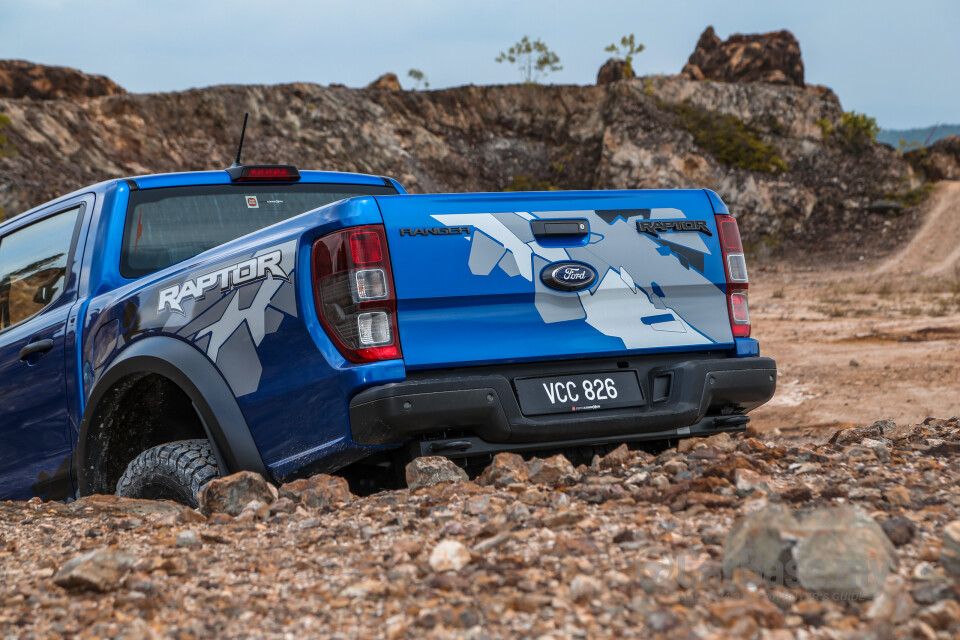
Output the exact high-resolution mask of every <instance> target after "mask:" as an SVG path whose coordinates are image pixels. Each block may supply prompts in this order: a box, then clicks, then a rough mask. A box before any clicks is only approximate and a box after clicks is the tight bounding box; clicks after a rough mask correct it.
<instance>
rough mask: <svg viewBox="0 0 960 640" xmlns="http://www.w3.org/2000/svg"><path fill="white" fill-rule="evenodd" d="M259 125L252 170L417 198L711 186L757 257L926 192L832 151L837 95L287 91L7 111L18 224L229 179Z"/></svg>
mask: <svg viewBox="0 0 960 640" xmlns="http://www.w3.org/2000/svg"><path fill="white" fill-rule="evenodd" d="M244 111H249V112H250V114H251V120H250V125H249V126H248V129H247V143H246V145H245V147H244V158H245V159H246V161H248V162H263V163H271V162H277V163H292V164H295V165H297V166H300V167H303V168H314V169H329V170H341V171H360V172H366V173H374V174H385V175H390V176H393V177H395V178H397V179H398V180H400V181H401V182H402V183H403V184H404V185H405V186H406V187H407V188H408V189H409V190H410V191H412V192H445V191H459V192H463V191H501V190H504V189H510V188H528V187H529V186H531V185H532V186H534V187H535V188H560V189H627V188H631V189H632V188H674V187H693V188H700V187H707V188H711V189H714V190H716V191H717V192H718V193H719V194H720V195H721V196H722V197H723V198H724V199H725V200H726V202H727V203H728V204H729V206H730V208H731V210H732V211H733V212H734V213H735V214H736V215H737V216H738V217H739V218H740V220H741V224H742V227H743V229H744V234H745V236H746V238H747V239H748V241H754V242H756V241H761V240H764V241H766V240H770V239H774V238H775V241H771V243H770V244H772V245H776V244H780V243H782V242H784V241H787V240H790V239H791V238H792V239H795V240H797V241H801V242H802V241H805V240H811V239H812V240H811V242H813V241H815V242H813V244H815V245H817V246H819V245H820V244H821V242H822V238H820V237H818V236H822V237H823V238H829V239H839V240H841V241H849V240H850V237H849V234H856V233H859V232H861V231H869V229H870V228H873V227H879V226H881V225H882V224H883V222H884V219H883V218H882V217H878V216H877V215H876V214H867V213H866V211H867V208H868V207H869V205H870V203H871V202H872V201H874V200H875V199H877V198H882V197H884V194H887V193H889V192H895V191H901V190H904V189H907V188H908V187H910V186H916V184H915V183H917V179H916V178H915V177H914V176H913V170H912V169H911V167H910V166H909V165H908V164H907V163H905V162H904V161H903V160H902V159H901V157H900V155H899V154H897V153H896V152H895V151H893V150H892V149H891V148H889V147H887V146H884V145H867V146H866V148H863V149H859V150H851V149H847V148H846V147H844V146H842V144H841V143H840V142H839V141H838V140H837V139H836V136H832V137H827V138H826V139H825V138H824V135H823V131H824V123H826V124H829V125H830V126H832V127H834V128H835V127H837V126H838V125H839V120H840V116H841V113H842V110H841V107H840V103H839V101H838V99H837V98H836V96H834V95H833V93H832V92H830V91H829V90H825V89H823V88H801V87H795V86H789V85H787V86H781V85H772V84H764V83H753V84H736V83H718V82H699V81H693V80H688V79H684V78H679V77H662V76H656V77H648V78H636V79H631V80H623V81H619V82H613V83H611V84H608V85H605V86H584V87H580V86H542V87H531V86H523V85H511V86H492V87H475V86H467V87H460V88H455V89H447V90H442V91H429V92H414V91H383V90H379V89H348V88H345V87H321V86H317V85H312V84H289V85H280V86H219V87H212V88H208V89H200V90H191V91H185V92H177V93H166V94H120V95H108V96H102V97H97V98H87V99H83V100H44V101H41V100H37V99H34V98H29V97H27V98H19V99H9V98H7V99H3V98H0V114H6V115H7V116H9V126H7V127H6V128H5V129H4V130H3V131H0V134H5V135H6V136H7V138H8V140H7V142H6V145H5V146H3V148H2V149H0V156H4V157H0V205H2V206H3V207H5V209H6V215H7V216H10V215H13V214H16V213H18V212H21V211H24V210H26V209H28V208H29V207H31V206H35V205H37V204H40V203H42V202H44V201H45V200H47V199H49V198H51V197H54V196H56V195H58V194H63V193H67V192H69V191H71V190H74V189H77V188H80V187H83V186H85V185H87V184H90V183H93V182H97V181H100V180H104V179H107V178H112V177H118V176H127V175H136V174H144V173H156V172H169V171H184V170H199V169H219V168H224V167H226V166H228V165H229V164H230V163H231V161H232V159H233V155H234V153H235V150H236V139H237V135H238V133H239V128H240V123H241V120H242V117H243V112H244ZM818 122H819V124H818ZM0 126H2V121H0ZM0 140H2V139H0ZM757 158H760V161H759V163H758V162H757V161H756V160H757ZM757 166H760V167H763V170H753V169H755V168H756V167H757Z"/></svg>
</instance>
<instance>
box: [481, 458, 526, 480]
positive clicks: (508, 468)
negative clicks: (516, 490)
mask: <svg viewBox="0 0 960 640" xmlns="http://www.w3.org/2000/svg"><path fill="white" fill-rule="evenodd" d="M529 477H530V472H529V471H528V470H527V464H526V463H525V462H524V461H523V457H522V456H520V455H517V454H516V453H509V452H503V453H498V454H497V455H495V456H494V457H493V460H492V461H491V462H490V464H489V465H488V466H487V468H486V469H484V470H483V473H482V474H480V477H479V478H478V479H477V482H478V483H479V484H481V485H483V486H490V485H497V486H502V487H505V486H507V485H510V484H514V483H520V482H526V481H527V479H528V478H529Z"/></svg>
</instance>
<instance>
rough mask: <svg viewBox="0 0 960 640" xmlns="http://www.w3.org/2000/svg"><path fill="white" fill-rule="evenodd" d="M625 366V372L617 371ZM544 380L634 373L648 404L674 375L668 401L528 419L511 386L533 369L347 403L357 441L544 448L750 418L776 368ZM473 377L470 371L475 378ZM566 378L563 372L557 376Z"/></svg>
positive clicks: (440, 375) (580, 368)
mask: <svg viewBox="0 0 960 640" xmlns="http://www.w3.org/2000/svg"><path fill="white" fill-rule="evenodd" d="M623 364H626V365H627V366H626V367H624V366H620V365H623ZM539 368H540V369H541V371H542V373H540V375H543V376H554V375H558V372H562V371H564V370H568V371H569V372H570V373H582V372H589V371H601V370H610V369H611V368H613V369H619V370H624V371H628V370H633V371H635V372H636V373H637V377H638V379H639V380H640V381H641V388H642V389H643V392H644V393H645V394H646V395H647V397H650V396H649V394H650V391H649V390H650V388H651V387H650V385H651V384H652V381H653V379H654V378H656V377H660V376H663V375H665V374H668V373H669V374H672V376H673V383H672V389H671V391H670V394H669V397H668V398H667V399H665V400H664V401H662V402H658V403H651V404H649V405H647V406H642V407H627V408H615V409H606V410H602V411H591V412H584V413H573V414H570V413H564V414H549V415H537V416H526V415H524V414H523V413H522V412H521V410H520V405H519V403H518V401H517V396H516V392H515V389H514V387H513V379H514V378H518V377H525V376H526V375H529V374H528V372H529V371H530V370H531V369H532V367H531V366H530V365H526V366H522V367H520V366H518V365H515V366H513V367H510V366H508V367H502V368H499V369H498V370H490V369H489V368H486V367H484V368H482V370H479V371H476V375H465V373H466V371H467V370H459V371H449V372H436V371H435V372H431V373H430V375H426V374H424V375H420V376H418V377H416V378H415V379H411V380H408V381H406V382H401V383H396V384H390V385H385V386H382V387H374V388H372V389H368V390H366V391H363V392H361V393H359V394H358V395H357V396H355V397H354V398H353V400H352V401H351V403H350V423H351V424H350V428H351V434H352V437H353V440H354V442H356V443H357V444H363V445H385V444H393V443H397V442H402V441H405V440H408V439H411V438H414V437H417V436H421V435H428V434H436V433H441V432H443V431H447V430H463V431H470V432H472V433H473V434H475V435H476V436H478V437H479V438H481V439H483V440H484V441H486V442H491V443H513V444H521V443H544V442H555V441H565V440H580V439H584V438H594V439H595V438H607V437H618V436H624V435H629V434H637V433H643V432H657V431H666V430H673V429H678V428H681V427H690V426H692V425H694V424H697V423H699V422H701V421H702V420H703V419H704V418H707V417H715V416H719V415H721V414H724V413H739V414H742V413H746V412H747V411H750V410H752V409H754V408H756V407H758V406H760V405H761V404H763V403H764V402H766V401H768V400H769V399H770V398H772V397H773V393H774V390H775V389H776V374H777V371H776V364H775V363H774V361H773V360H771V359H770V358H716V359H714V358H709V359H700V360H690V359H681V358H680V357H676V356H674V358H658V357H643V358H634V359H628V360H627V361H626V362H625V361H623V360H620V359H602V360H592V361H588V362H585V363H577V362H567V363H557V362H550V363H542V364H541V365H540V367H539ZM471 373H472V372H471ZM560 375H562V373H561V374H560Z"/></svg>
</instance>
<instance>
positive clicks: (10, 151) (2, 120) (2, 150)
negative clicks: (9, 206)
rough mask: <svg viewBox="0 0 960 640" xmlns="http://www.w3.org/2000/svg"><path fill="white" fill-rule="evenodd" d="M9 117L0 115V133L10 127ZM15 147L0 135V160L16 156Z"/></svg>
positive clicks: (3, 135)
mask: <svg viewBox="0 0 960 640" xmlns="http://www.w3.org/2000/svg"><path fill="white" fill-rule="evenodd" d="M10 122H11V121H10V116H8V115H7V114H5V113H0V131H3V130H4V129H6V128H7V127H9V126H10ZM16 153H17V147H16V145H14V144H13V143H12V142H10V141H9V140H7V136H6V134H4V133H0V158H5V157H7V156H12V155H16ZM2 218H3V215H2V213H0V219H2Z"/></svg>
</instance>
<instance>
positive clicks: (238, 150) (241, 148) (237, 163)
mask: <svg viewBox="0 0 960 640" xmlns="http://www.w3.org/2000/svg"><path fill="white" fill-rule="evenodd" d="M249 115H250V113H249V112H244V114H243V128H242V129H241V130H240V146H239V147H238V148H237V159H236V160H235V161H234V163H233V164H232V165H230V166H231V167H239V166H240V154H241V153H243V136H244V135H245V134H246V133H247V116H249Z"/></svg>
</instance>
